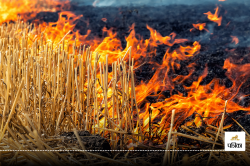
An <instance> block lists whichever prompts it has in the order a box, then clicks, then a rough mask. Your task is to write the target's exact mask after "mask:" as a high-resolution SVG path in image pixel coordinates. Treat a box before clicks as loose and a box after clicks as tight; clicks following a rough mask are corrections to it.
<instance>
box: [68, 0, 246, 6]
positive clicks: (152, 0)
mask: <svg viewBox="0 0 250 166" xmlns="http://www.w3.org/2000/svg"><path fill="white" fill-rule="evenodd" d="M72 1H73V2H78V3H79V5H93V6H96V7H104V6H142V5H145V6H161V5H174V4H183V5H195V4H205V3H217V4H228V3H244V4H250V1H249V0H225V1H219V0H124V1H123V0H72Z"/></svg>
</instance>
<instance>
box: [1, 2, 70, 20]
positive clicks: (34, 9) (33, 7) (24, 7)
mask: <svg viewBox="0 0 250 166" xmlns="http://www.w3.org/2000/svg"><path fill="white" fill-rule="evenodd" d="M67 5H69V1H64V2H62V1H57V0H53V1H50V0H35V1H32V0H11V1H5V0H0V6H1V7H0V23H3V22H7V21H11V20H12V21H16V20H17V19H18V15H20V16H21V18H22V19H24V20H25V21H27V20H28V19H30V18H33V17H35V16H36V14H37V13H39V12H42V11H43V12H44V11H50V12H55V11H59V10H62V9H63V8H64V7H66V6H67ZM59 6H60V7H59Z"/></svg>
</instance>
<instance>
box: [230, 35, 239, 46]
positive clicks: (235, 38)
mask: <svg viewBox="0 0 250 166" xmlns="http://www.w3.org/2000/svg"><path fill="white" fill-rule="evenodd" d="M231 37H232V43H235V44H236V45H237V44H238V43H239V38H238V37H237V36H231Z"/></svg>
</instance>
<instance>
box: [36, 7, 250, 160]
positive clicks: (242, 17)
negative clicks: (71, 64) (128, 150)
mask: <svg viewBox="0 0 250 166" xmlns="http://www.w3.org/2000/svg"><path fill="white" fill-rule="evenodd" d="M215 7H216V6H215V4H204V5H191V6H185V5H170V6H160V7H147V6H140V7H129V6H126V7H125V6H124V7H92V6H77V5H72V7H71V8H70V10H71V11H74V12H75V13H76V14H82V15H83V18H84V20H89V25H88V26H87V24H86V22H84V21H81V20H79V21H78V22H77V25H76V29H78V30H80V33H81V34H86V32H87V30H88V29H90V30H91V35H90V38H91V37H93V36H97V37H100V38H102V37H105V34H103V32H102V28H103V27H107V28H108V29H109V28H111V27H112V28H113V29H114V31H116V32H117V36H118V37H119V38H120V39H121V41H122V45H123V47H124V48H125V46H126V42H125V38H124V36H128V35H129V27H130V26H131V25H132V24H133V23H135V31H136V33H137V34H139V35H140V36H142V37H143V38H144V39H148V38H149V36H150V32H149V30H148V29H147V28H146V25H149V26H150V27H152V28H154V29H156V30H157V31H158V32H159V33H160V34H161V35H162V36H167V35H169V34H170V33H172V32H175V33H176V34H177V36H176V38H186V39H189V41H190V42H186V45H191V44H192V42H193V41H199V42H200V44H201V46H202V49H201V52H200V53H199V54H198V55H197V56H196V57H195V58H196V59H193V60H192V62H194V61H195V62H196V64H197V65H196V68H195V69H196V70H195V72H194V75H197V76H199V75H200V74H201V73H202V72H203V71H204V68H205V66H206V65H207V67H208V75H207V77H206V78H204V79H203V81H202V83H201V84H203V85H205V84H208V83H209V82H211V81H212V79H213V78H219V79H221V80H222V84H224V85H225V86H226V87H231V86H232V81H231V80H230V79H229V78H227V76H226V75H225V73H226V70H225V69H223V65H224V61H225V59H226V58H228V57H229V56H231V55H232V53H230V52H228V51H227V50H230V49H236V50H235V52H234V54H237V58H238V59H240V58H242V59H243V60H242V63H243V64H244V63H249V58H248V56H249V53H250V51H249V49H248V47H249V46H250V40H249V38H250V14H249V9H250V5H249V6H247V5H241V4H230V5H223V6H219V7H220V15H222V16H223V19H222V25H221V26H217V24H216V23H214V22H211V21H210V20H208V19H207V16H206V15H204V14H203V13H206V12H208V11H211V12H212V13H214V8H215ZM37 18H39V19H41V20H44V21H46V22H56V21H57V19H58V14H57V13H39V14H38V15H37ZM102 18H107V21H106V22H104V21H102V20H101V19H102ZM31 21H32V20H31ZM198 22H199V23H206V24H207V26H206V28H207V29H208V30H209V31H210V32H212V33H213V34H209V33H207V32H206V31H198V30H194V31H192V32H190V29H191V28H193V26H192V24H193V23H198ZM231 36H237V37H238V38H239V44H238V45H235V44H234V43H232V38H231ZM174 47H179V46H178V45H175V46H174ZM165 51H166V47H165V46H160V47H158V48H157V55H155V61H156V62H157V63H159V64H161V63H162V58H163V55H164V53H165ZM190 63H191V62H185V61H184V62H182V63H181V69H183V70H180V71H179V73H177V74H180V75H187V74H188V71H185V68H186V66H187V65H188V64H190ZM151 68H152V66H151V65H150V64H145V65H143V66H141V67H140V70H138V71H136V72H135V74H136V78H137V81H138V82H140V81H148V80H149V79H150V78H151V77H152V76H153V74H154V72H155V71H154V70H151ZM183 84H184V85H186V86H190V85H191V83H190V82H184V83H183ZM245 84H249V81H248V82H246V83H245ZM174 91H176V92H181V93H183V94H184V95H185V90H184V91H183V85H177V86H176V87H175V89H174ZM240 92H242V93H243V94H245V95H249V94H250V91H249V88H245V89H240ZM165 94H166V95H165V96H166V97H170V93H168V92H166V93H165ZM152 102H153V101H152ZM238 102H239V104H240V105H242V106H245V107H247V106H250V98H249V97H245V98H243V99H242V100H241V101H238ZM245 114H246V113H245V112H244V111H240V110H239V111H238V112H235V113H233V114H231V115H228V118H227V120H226V121H225V125H226V124H230V123H232V120H231V119H230V116H232V117H234V118H235V119H237V120H238V122H239V123H240V124H241V125H242V126H244V127H245V129H246V130H247V131H248V132H250V125H249V122H250V116H249V115H245ZM229 130H232V131H238V130H241V128H240V127H239V126H238V125H237V124H235V123H233V126H232V127H231V128H230V129H229ZM184 141H185V140H184ZM147 153H151V152H147ZM159 153H160V152H159ZM157 154H158V152H157V153H154V154H146V153H143V154H141V155H151V156H154V155H156V156H157ZM139 156H140V155H139ZM159 156H160V159H161V158H162V154H160V155H158V157H159ZM156 159H159V158H157V157H156ZM180 159H181V157H180ZM152 162H153V161H152Z"/></svg>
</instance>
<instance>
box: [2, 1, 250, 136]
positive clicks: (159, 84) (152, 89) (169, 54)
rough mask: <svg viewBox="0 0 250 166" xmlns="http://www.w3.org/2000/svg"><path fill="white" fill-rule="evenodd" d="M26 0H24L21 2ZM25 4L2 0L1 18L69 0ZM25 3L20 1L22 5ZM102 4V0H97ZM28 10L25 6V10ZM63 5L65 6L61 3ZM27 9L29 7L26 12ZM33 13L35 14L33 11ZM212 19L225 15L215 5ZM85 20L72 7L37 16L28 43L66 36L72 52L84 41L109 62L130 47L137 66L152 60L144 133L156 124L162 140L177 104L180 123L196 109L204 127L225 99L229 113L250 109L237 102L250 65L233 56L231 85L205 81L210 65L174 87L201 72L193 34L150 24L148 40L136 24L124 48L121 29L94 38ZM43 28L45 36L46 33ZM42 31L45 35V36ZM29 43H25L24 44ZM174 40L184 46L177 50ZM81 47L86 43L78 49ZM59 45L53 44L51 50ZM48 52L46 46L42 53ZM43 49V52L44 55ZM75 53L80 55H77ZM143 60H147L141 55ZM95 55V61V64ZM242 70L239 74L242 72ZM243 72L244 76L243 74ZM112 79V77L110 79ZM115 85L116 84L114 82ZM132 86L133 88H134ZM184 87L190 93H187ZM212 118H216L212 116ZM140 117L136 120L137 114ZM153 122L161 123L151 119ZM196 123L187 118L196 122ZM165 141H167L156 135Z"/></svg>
mask: <svg viewBox="0 0 250 166" xmlns="http://www.w3.org/2000/svg"><path fill="white" fill-rule="evenodd" d="M19 2H20V0H18V3H19ZM21 2H22V3H23V4H25V5H23V4H22V5H21V6H20V7H18V5H16V3H17V1H14V2H11V3H10V2H8V3H7V2H5V1H1V2H0V6H1V9H0V16H1V19H0V22H1V23H3V22H7V21H10V20H18V14H20V15H21V18H22V19H24V21H26V20H27V19H28V18H31V17H35V15H36V14H37V13H39V12H40V11H56V10H58V8H57V7H56V6H57V5H59V4H60V5H61V6H63V5H64V6H67V3H66V2H57V1H52V2H51V1H49V0H46V1H45V3H41V2H39V1H21ZM21 2H20V4H21ZM95 3H97V1H95ZM24 9H25V10H24ZM60 9H62V8H60ZM23 11H26V12H25V13H23ZM27 13H30V15H28V14H27ZM204 14H205V15H207V17H208V19H209V20H211V21H214V22H216V23H217V24H218V26H220V25H221V21H222V16H220V17H218V16H219V8H218V7H217V8H216V9H215V14H212V13H211V12H210V11H209V12H207V13H204ZM79 20H80V21H85V20H83V19H82V15H78V16H77V15H75V14H74V13H73V12H70V11H62V12H59V19H58V21H57V22H56V23H44V22H41V21H40V20H35V21H34V23H38V24H39V25H36V26H35V28H34V29H32V30H31V31H29V30H27V32H28V31H29V38H28V39H27V44H28V45H29V46H32V44H33V43H34V42H45V44H46V43H53V44H54V45H53V48H54V49H55V48H58V45H59V44H62V42H63V41H67V44H66V43H64V44H65V45H64V46H65V47H68V53H70V54H74V53H75V48H72V46H73V45H77V46H80V45H81V44H86V45H90V46H91V49H90V50H89V51H91V52H92V55H95V54H96V53H97V52H98V53H99V54H100V57H99V60H100V62H101V63H102V62H105V57H106V55H109V57H108V58H109V61H108V63H109V65H110V66H111V64H112V63H113V62H115V61H117V60H119V59H120V60H121V59H124V60H128V59H129V57H128V52H129V51H131V53H132V58H134V64H135V66H136V67H138V70H139V67H140V65H142V63H143V62H148V63H150V64H152V66H153V69H154V70H155V73H154V75H153V77H152V78H151V79H150V80H148V82H141V83H140V84H139V85H137V86H136V87H135V91H136V99H137V104H138V106H139V108H138V109H139V112H140V115H139V118H140V119H141V120H142V121H143V125H142V127H143V132H144V133H146V132H149V131H150V129H151V131H152V132H153V133H161V135H162V137H161V139H164V137H165V136H166V135H167V131H168V129H169V123H170V117H171V116H170V114H171V111H172V110H173V109H175V110H176V111H175V112H176V116H175V117H176V118H175V123H174V124H175V128H176V127H177V126H179V125H180V124H181V123H182V122H184V121H185V120H186V119H187V117H190V116H191V115H193V114H195V115H196V116H195V119H194V120H193V122H194V123H195V124H196V125H197V126H198V127H199V126H201V125H202V124H203V123H209V124H211V123H212V122H213V121H214V120H215V118H213V117H216V116H219V115H220V114H221V113H222V112H223V109H224V103H225V101H226V100H228V106H227V113H232V112H234V111H237V110H246V111H250V108H244V107H241V106H239V105H238V104H237V103H235V102H234V101H233V99H234V98H235V97H236V96H237V94H238V92H239V88H240V87H241V86H242V81H244V80H246V78H247V76H248V75H250V73H249V71H250V70H249V69H250V67H249V64H246V65H236V64H232V63H231V62H230V60H229V59H227V60H226V61H225V64H224V69H227V73H226V74H227V76H228V78H230V80H231V81H232V82H233V86H232V87H230V88H226V87H225V86H223V85H221V84H220V81H219V80H218V79H214V80H212V81H211V82H210V83H209V84H207V85H201V81H202V80H203V79H204V78H205V77H206V76H207V75H208V69H207V68H205V69H204V71H203V73H202V75H201V76H199V77H198V79H196V80H195V81H194V82H193V83H192V84H191V85H190V86H189V87H188V86H184V85H183V88H182V89H183V93H180V92H178V93H177V94H173V93H172V91H173V89H174V88H175V86H176V85H182V83H183V82H184V81H186V80H192V77H193V76H192V74H193V73H194V71H195V65H196V64H195V63H194V62H192V63H191V60H192V58H194V57H196V56H197V55H198V54H199V52H200V49H201V45H200V43H199V42H197V41H195V42H193V43H192V44H189V45H186V42H187V41H188V40H187V39H180V38H176V34H175V33H171V34H169V35H168V36H162V35H161V34H160V33H159V32H157V30H155V29H153V28H151V27H150V26H149V25H147V26H146V28H147V29H148V31H149V32H150V37H149V38H148V39H143V38H142V37H140V36H138V35H137V34H136V32H135V26H136V24H133V25H132V26H131V27H130V31H129V35H128V36H127V37H125V40H126V42H127V43H126V47H125V48H124V49H123V47H122V44H121V40H120V39H119V38H118V37H117V34H116V32H114V31H113V29H112V28H111V29H107V28H106V27H104V28H103V33H104V34H105V35H106V37H105V38H102V39H101V38H97V37H90V35H91V31H90V30H88V31H87V33H86V34H85V35H81V34H80V33H79V31H75V25H76V22H77V21H79ZM102 21H104V22H106V21H107V19H106V18H103V19H102ZM193 26H194V28H195V29H198V30H200V31H201V30H206V31H208V30H207V29H206V28H205V26H206V23H198V24H193ZM38 32H42V33H41V34H42V35H40V33H38ZM39 35H40V36H39ZM231 37H232V38H233V42H235V44H238V42H239V40H238V38H237V37H236V36H231ZM24 45H25V44H24ZM159 45H165V46H166V48H167V49H166V52H165V54H164V57H163V60H162V62H161V63H160V64H159V63H156V62H154V61H152V58H154V56H155V55H156V49H157V47H158V46H159ZM174 45H178V47H177V48H176V49H174V50H172V47H173V46H174ZM77 49H78V50H79V49H80V48H77ZM51 50H53V49H51ZM40 53H42V51H41V52H40ZM40 53H38V54H40ZM74 55H75V54H74ZM140 59H143V60H140ZM94 61H95V59H92V60H91V62H92V63H94ZM182 61H187V62H189V61H190V64H189V65H187V66H186V68H187V70H188V74H187V75H185V76H184V75H179V76H174V74H176V70H180V67H181V62H182ZM236 73H237V74H236ZM239 74H240V75H239ZM108 81H109V82H110V81H111V79H110V80H108ZM110 88H111V87H110ZM130 91H131V89H128V92H130ZM165 91H169V92H170V94H171V95H170V97H169V98H166V97H165V96H164V92H165ZM184 92H185V93H186V94H185V95H184ZM107 96H108V97H111V96H112V94H111V91H110V89H108V94H107ZM147 97H152V98H155V102H151V101H148V99H147ZM111 105H112V103H111V102H110V101H109V103H108V109H109V115H110V117H112V111H111V110H112V107H111ZM208 117H212V118H208ZM134 120H135V121H136V119H134ZM150 120H151V122H156V123H154V124H152V125H151V126H150V125H149V124H150ZM99 122H100V126H101V127H105V126H103V125H104V124H103V123H104V119H103V118H102V119H100V121H99ZM190 123H191V122H186V124H190ZM138 130H139V129H138V127H137V128H135V129H134V132H135V133H138ZM156 141H162V140H156Z"/></svg>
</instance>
